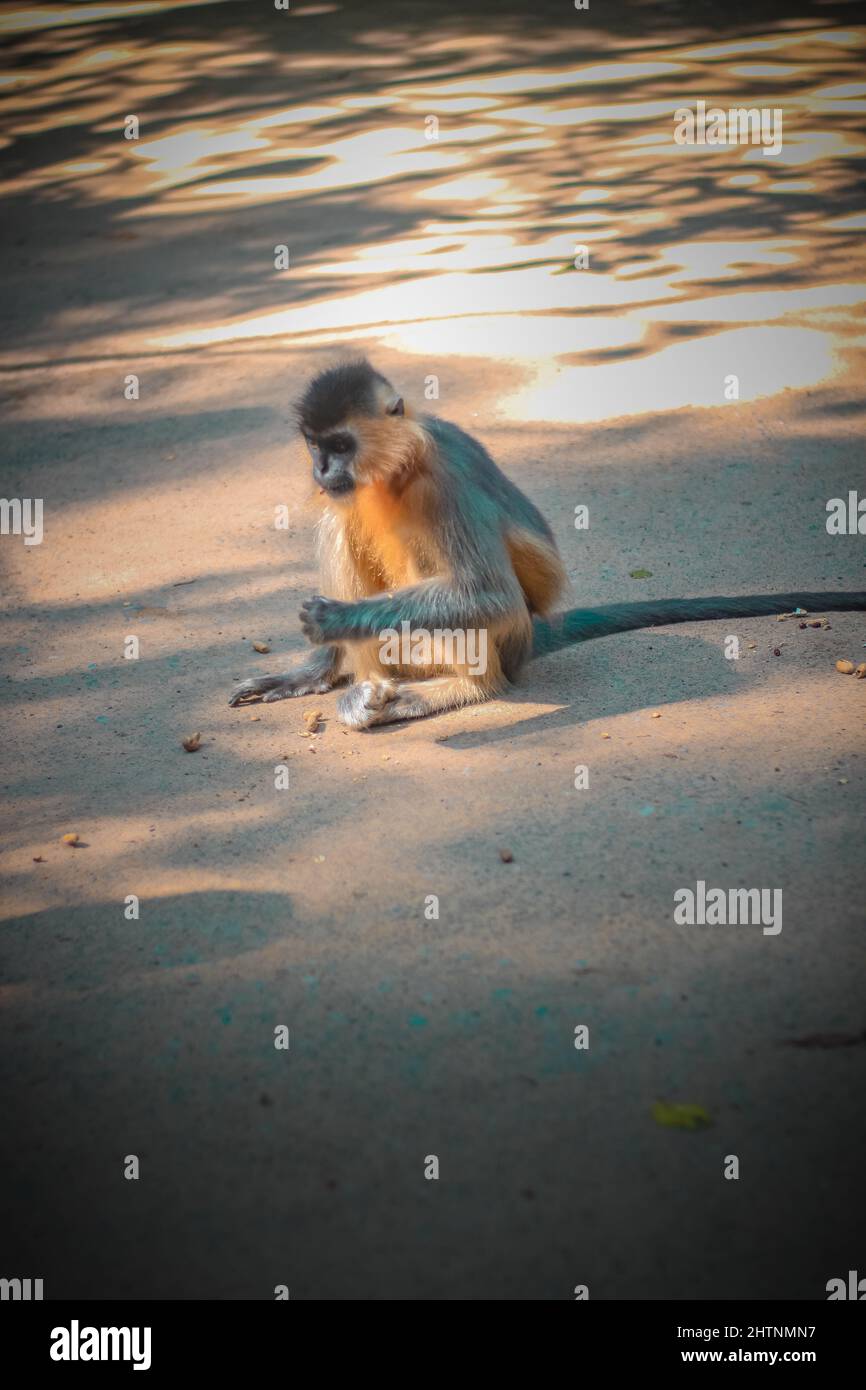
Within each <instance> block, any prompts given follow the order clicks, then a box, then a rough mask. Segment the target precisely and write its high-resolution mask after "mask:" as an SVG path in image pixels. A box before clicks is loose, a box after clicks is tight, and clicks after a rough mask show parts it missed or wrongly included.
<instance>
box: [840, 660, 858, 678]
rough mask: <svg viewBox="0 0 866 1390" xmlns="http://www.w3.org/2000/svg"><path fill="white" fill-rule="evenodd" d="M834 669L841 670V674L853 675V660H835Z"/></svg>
mask: <svg viewBox="0 0 866 1390" xmlns="http://www.w3.org/2000/svg"><path fill="white" fill-rule="evenodd" d="M836 670H837V671H841V672H842V675H843V676H853V674H854V662H853V661H837V662H836Z"/></svg>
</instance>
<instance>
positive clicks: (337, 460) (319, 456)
mask: <svg viewBox="0 0 866 1390" xmlns="http://www.w3.org/2000/svg"><path fill="white" fill-rule="evenodd" d="M304 439H305V440H306V444H307V448H308V449H309V451H310V458H311V459H312V460H313V477H314V479H315V480H316V482H317V484H318V485H319V487H320V488H321V489H322V491H323V492H326V493H327V494H328V496H329V497H347V496H348V495H349V493H351V492H354V490H355V487H356V485H357V478H356V473H355V464H356V459H357V455H358V441H357V439H356V437H355V435H354V433H353V432H352V430H350V429H347V428H345V427H341V428H339V429H333V430H328V431H327V432H326V433H324V434H312V433H310V432H308V431H306V430H305V431H304Z"/></svg>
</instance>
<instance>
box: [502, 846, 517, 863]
mask: <svg viewBox="0 0 866 1390" xmlns="http://www.w3.org/2000/svg"><path fill="white" fill-rule="evenodd" d="M499 858H500V859H501V860H502V862H503V864H513V863H514V855H513V854H512V853H511V850H510V849H501V850H500V851H499Z"/></svg>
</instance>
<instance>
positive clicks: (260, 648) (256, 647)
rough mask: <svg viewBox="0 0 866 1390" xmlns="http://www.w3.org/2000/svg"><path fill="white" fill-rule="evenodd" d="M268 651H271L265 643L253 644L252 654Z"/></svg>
mask: <svg viewBox="0 0 866 1390" xmlns="http://www.w3.org/2000/svg"><path fill="white" fill-rule="evenodd" d="M270 650H271V649H270V647H269V646H268V644H267V642H253V651H254V652H262V653H265V652H269V651H270Z"/></svg>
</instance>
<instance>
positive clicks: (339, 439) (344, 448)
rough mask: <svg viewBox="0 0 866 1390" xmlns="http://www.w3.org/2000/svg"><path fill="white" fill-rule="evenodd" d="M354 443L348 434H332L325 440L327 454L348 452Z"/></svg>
mask: <svg viewBox="0 0 866 1390" xmlns="http://www.w3.org/2000/svg"><path fill="white" fill-rule="evenodd" d="M354 445H355V441H354V439H353V438H352V436H351V435H350V434H333V435H330V436H329V438H328V439H327V440H326V441H325V447H326V448H327V451H328V453H329V454H348V453H350V452H351V451H352V449H353V448H354Z"/></svg>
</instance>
